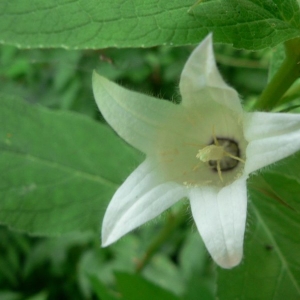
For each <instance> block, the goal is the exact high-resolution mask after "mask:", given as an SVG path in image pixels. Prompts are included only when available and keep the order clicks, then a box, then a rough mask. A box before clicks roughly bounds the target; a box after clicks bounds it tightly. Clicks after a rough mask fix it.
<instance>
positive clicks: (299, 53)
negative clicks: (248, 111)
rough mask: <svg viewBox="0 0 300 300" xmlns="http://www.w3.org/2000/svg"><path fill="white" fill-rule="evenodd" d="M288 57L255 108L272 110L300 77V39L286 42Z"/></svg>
mask: <svg viewBox="0 0 300 300" xmlns="http://www.w3.org/2000/svg"><path fill="white" fill-rule="evenodd" d="M285 54H286V57H285V59H284V61H283V63H282V65H281V66H280V68H279V69H278V71H277V72H276V74H275V75H274V77H273V78H272V79H271V81H270V82H269V84H268V85H267V87H266V89H265V90H264V91H263V93H262V94H261V96H260V98H259V99H258V101H257V102H256V104H255V106H254V109H256V110H265V111H268V110H271V109H272V108H274V107H275V106H276V105H278V104H279V103H280V100H281V98H282V96H283V95H284V94H285V92H286V91H287V90H288V89H289V87H290V86H291V85H292V84H293V83H294V82H295V80H296V79H297V78H299V77H300V39H299V38H297V39H293V40H289V41H287V42H285Z"/></svg>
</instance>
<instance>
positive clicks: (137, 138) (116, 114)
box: [93, 72, 181, 153]
mask: <svg viewBox="0 0 300 300" xmlns="http://www.w3.org/2000/svg"><path fill="white" fill-rule="evenodd" d="M93 91H94V96H95V99H96V102H97V105H98V107H99V109H100V111H101V113H102V115H103V116H104V118H105V120H106V121H107V122H108V123H109V124H110V125H111V126H112V127H113V129H114V130H115V131H116V132H117V133H118V134H119V135H120V136H121V137H122V138H123V139H124V140H126V141H127V142H128V143H129V144H131V145H132V146H134V147H135V148H137V149H139V150H141V151H143V152H145V153H147V150H148V149H149V148H151V147H152V145H153V143H155V142H156V141H155V138H156V135H157V131H160V132H162V131H164V130H165V131H172V128H166V127H165V126H164V124H163V123H164V120H165V119H166V118H170V116H173V114H175V113H176V112H178V111H179V112H180V111H181V110H180V108H179V105H175V104H173V103H170V102H168V101H165V100H159V99H155V98H153V97H149V96H147V95H143V94H139V93H136V92H132V91H129V90H126V89H124V88H122V87H120V86H118V85H117V84H115V83H113V82H111V81H109V80H107V79H106V78H104V77H102V76H100V75H98V74H97V73H96V72H94V74H93ZM170 123H171V122H170Z"/></svg>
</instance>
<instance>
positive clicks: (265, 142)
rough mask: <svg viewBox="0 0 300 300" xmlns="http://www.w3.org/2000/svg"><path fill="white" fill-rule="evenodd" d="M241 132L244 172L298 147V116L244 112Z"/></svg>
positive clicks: (299, 121)
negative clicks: (245, 145)
mask: <svg viewBox="0 0 300 300" xmlns="http://www.w3.org/2000/svg"><path fill="white" fill-rule="evenodd" d="M244 134H245V138H246V139H247V140H248V142H249V144H248V147H247V150H246V156H247V159H246V164H245V172H246V173H247V174H249V173H251V172H253V171H256V170H258V169H260V168H262V167H265V166H267V165H270V164H272V163H274V162H276V161H278V160H280V159H283V158H285V157H287V156H289V155H291V154H293V153H295V152H296V151H299V150H300V115H299V114H284V113H264V112H255V113H245V117H244Z"/></svg>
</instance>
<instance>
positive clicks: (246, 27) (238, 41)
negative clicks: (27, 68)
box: [0, 0, 300, 50]
mask: <svg viewBox="0 0 300 300" xmlns="http://www.w3.org/2000/svg"><path fill="white" fill-rule="evenodd" d="M195 2H197V1H196V0H186V1H182V0H172V1H156V0H144V1H140V0H127V1H124V0H114V1H110V0H101V1H98V0H89V1H85V0H75V1H73V0H47V1H46V0H31V1H28V0H2V1H0V42H1V43H6V44H13V45H17V46H19V47H65V48H73V49H86V48H93V49H94V48H103V47H150V46H155V45H166V44H168V45H186V44H196V43H199V41H200V40H202V39H203V37H204V36H206V35H207V33H208V32H211V31H212V32H214V36H215V41H217V42H223V43H231V44H233V45H234V46H235V47H239V48H246V49H252V50H255V49H262V48H265V47H269V46H275V45H276V44H278V43H280V42H283V41H285V40H287V39H291V38H294V37H297V36H299V35H300V29H299V28H300V24H299V23H300V21H299V19H300V13H299V5H298V3H297V1H296V0H267V1H266V0H222V1H220V0H211V1H201V3H199V4H198V5H195V6H193V4H194V3H195ZM192 6H193V8H192V9H191V7H192ZM188 10H190V12H189V13H188Z"/></svg>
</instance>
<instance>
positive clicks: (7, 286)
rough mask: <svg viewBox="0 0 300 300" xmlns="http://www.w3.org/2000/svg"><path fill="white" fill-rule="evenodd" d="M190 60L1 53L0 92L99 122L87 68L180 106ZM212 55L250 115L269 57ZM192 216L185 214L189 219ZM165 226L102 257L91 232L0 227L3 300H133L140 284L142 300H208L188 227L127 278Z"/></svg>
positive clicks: (202, 256) (227, 51)
mask: <svg viewBox="0 0 300 300" xmlns="http://www.w3.org/2000/svg"><path fill="white" fill-rule="evenodd" d="M191 51H192V47H178V48H170V47H155V48H149V49H121V50H120V49H113V48H111V49H103V50H101V49H100V50H95V51H91V50H86V51H74V50H73V51H67V50H59V49H44V50H38V49H33V50H19V49H17V48H14V47H11V46H2V47H1V49H0V81H1V85H0V92H2V93H5V94H10V95H16V96H21V97H22V98H24V99H25V100H26V101H28V102H30V103H37V104H39V105H42V106H46V107H48V108H51V109H54V110H70V111H75V112H77V113H80V114H85V115H87V116H89V117H91V118H93V119H98V120H99V121H102V122H103V119H102V118H101V115H100V113H99V111H98V110H97V108H96V105H95V103H94V99H93V95H92V90H91V73H92V70H93V69H96V70H97V71H98V72H99V73H100V74H103V75H104V76H106V77H108V78H109V79H112V80H114V81H117V82H119V83H121V84H122V85H123V86H127V87H129V88H130V89H134V90H138V91H141V92H144V93H148V94H152V95H154V96H157V97H163V98H165V99H170V100H171V101H174V102H179V101H180V95H179V90H178V82H179V77H180V72H181V70H182V68H183V65H184V63H185V62H186V59H187V57H188V56H189V54H190V52H191ZM215 51H216V57H217V61H218V63H219V67H220V71H221V73H222V74H223V76H224V78H225V79H226V81H227V82H228V83H229V84H230V85H232V86H233V87H235V88H236V89H237V90H238V92H239V93H240V94H241V97H242V99H243V102H244V105H245V107H247V106H251V102H252V99H253V97H255V96H257V95H258V94H259V93H260V92H261V91H262V89H263V88H264V86H265V84H266V82H267V75H268V71H267V66H268V61H269V58H270V52H269V51H260V52H247V51H241V50H234V49H232V48H231V47H229V46H225V45H216V47H215ZM189 216H190V214H189V212H187V218H186V219H187V220H188V219H189ZM100 221H101V220H99V223H100ZM164 222H165V218H164V217H162V218H159V219H158V220H155V221H154V222H151V223H150V225H145V226H143V227H142V228H141V229H139V230H137V231H135V232H134V233H132V234H130V235H127V236H126V237H124V238H123V239H121V240H120V241H119V242H117V243H115V244H114V245H112V246H110V247H109V248H106V249H101V248H100V240H99V237H98V236H99V233H98V232H94V231H93V232H92V231H91V232H83V233H73V234H68V235H63V236H62V237H58V238H41V237H30V236H28V235H26V234H22V233H17V232H14V231H10V230H9V229H7V228H5V227H1V228H0V241H1V244H0V250H1V251H0V253H1V255H0V299H1V300H19V299H27V300H28V299H36V300H43V299H103V300H114V299H127V300H134V299H135V298H132V297H133V296H132V292H131V290H130V289H132V288H135V287H134V286H132V284H134V283H137V282H138V283H139V286H140V288H141V293H142V294H143V293H148V292H147V291H149V290H150V291H152V293H155V295H156V296H157V298H156V299H158V300H159V299H164V300H167V299H174V300H175V299H186V300H198V299H203V300H212V299H214V291H215V283H214V282H215V276H216V275H215V267H214V264H213V262H212V261H211V259H210V258H209V256H208V254H207V251H206V249H205V247H204V245H203V243H202V241H201V238H200V236H199V234H198V233H197V231H196V229H195V228H194V227H193V226H192V224H191V222H190V221H187V222H185V223H184V224H182V225H181V226H180V228H179V229H178V230H176V232H174V233H173V234H172V235H171V236H170V238H169V239H168V241H166V242H165V243H164V244H163V246H162V247H161V249H160V251H159V252H158V253H156V254H155V255H154V256H153V258H152V260H151V261H150V263H149V264H148V265H147V266H145V268H144V270H143V276H141V275H138V274H136V275H133V274H134V273H135V269H136V266H137V264H138V262H140V261H141V259H142V257H143V255H144V254H145V252H146V251H147V249H148V247H149V245H150V244H151V241H152V240H153V238H154V237H155V236H156V235H157V232H159V231H160V230H161V228H162V227H163V224H164ZM116 272H117V273H116ZM120 272H121V273H120ZM130 274H131V275H130ZM144 295H146V294H144ZM199 295H201V298H199ZM136 299H148V298H136ZM149 299H150V298H149Z"/></svg>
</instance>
